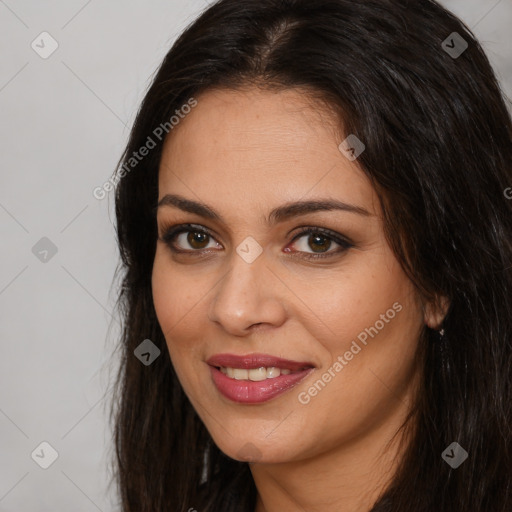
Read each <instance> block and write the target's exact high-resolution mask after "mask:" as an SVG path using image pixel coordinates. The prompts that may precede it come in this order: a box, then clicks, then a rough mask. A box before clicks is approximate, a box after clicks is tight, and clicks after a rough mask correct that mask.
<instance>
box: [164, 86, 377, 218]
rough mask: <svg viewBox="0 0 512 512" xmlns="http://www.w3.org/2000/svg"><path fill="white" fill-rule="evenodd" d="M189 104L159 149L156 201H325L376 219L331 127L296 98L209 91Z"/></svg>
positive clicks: (322, 111) (327, 116) (335, 125)
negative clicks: (353, 206) (172, 197)
mask: <svg viewBox="0 0 512 512" xmlns="http://www.w3.org/2000/svg"><path fill="white" fill-rule="evenodd" d="M196 99H197V102H198V103H197V106H196V107H195V108H194V109H193V110H192V111H191V112H190V113H189V114H188V115H187V116H186V117H185V118H184V119H182V120H181V121H180V123H179V125H178V126H176V127H175V129H174V130H173V131H171V133H170V134H169V136H168V137H167V139H166V141H165V145H164V149H163V153H162V159H161V164H160V172H159V197H162V196H163V195H164V194H166V193H179V194H182V195H185V196H189V197H190V196H191V194H193V195H194V196H195V197H194V199H197V198H201V199H205V200H206V199H208V201H207V202H209V203H212V198H213V201H214V200H215V198H216V197H218V198H219V199H221V198H222V201H223V202H224V204H225V200H226V199H229V200H230V201H231V204H233V205H235V206H236V205H237V204H239V202H242V201H243V204H244V205H245V206H246V207H247V205H253V206H255V205H256V204H260V205H261V203H262V202H265V203H272V204H273V203H276V204H277V203H282V202H284V201H291V200H297V199H306V198H314V197H322V198H325V197H328V196H329V197H332V198H336V199H340V200H346V201H349V202H351V203H358V204H361V205H364V206H365V207H366V208H367V209H368V210H370V211H372V212H373V213H377V210H376V205H375V203H376V197H375V193H374V190H373V187H372V186H371V184H370V182H369V180H368V178H367V177H366V175H365V174H364V172H363V171H362V170H361V169H360V168H359V166H358V165H357V161H354V162H352V161H349V160H348V159H347V158H346V157H345V156H344V155H343V154H342V153H341V152H340V150H339V149H338V146H339V144H340V142H342V137H343V136H342V135H339V134H340V133H341V130H340V127H339V119H338V118H337V117H336V116H335V115H334V114H333V113H332V112H329V111H327V109H326V108H325V105H322V104H320V103H318V102H317V103H315V100H314V99H313V98H312V97H311V96H308V95H307V94H306V93H305V92H304V91H300V90H296V89H289V90H283V91H279V92H274V91H272V92H270V91H263V90H261V89H257V88H247V89H244V90H236V91H233V90H214V91H207V92H205V93H203V94H202V95H200V96H198V97H197V98H196ZM191 198H192V197H191Z"/></svg>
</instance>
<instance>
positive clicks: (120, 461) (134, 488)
mask: <svg viewBox="0 0 512 512" xmlns="http://www.w3.org/2000/svg"><path fill="white" fill-rule="evenodd" d="M454 32H457V33H458V34H459V36H460V37H461V38H462V39H463V40H464V41H465V42H466V43H467V45H468V46H467V48H466V49H465V51H463V52H462V53H461V54H460V55H457V56H455V54H454V53H453V52H452V53H451V54H450V52H449V51H447V48H446V45H445V44H443V41H445V40H446V39H447V38H449V36H451V37H452V38H453V37H455V36H453V35H452V34H453V33H454ZM448 40H449V41H450V45H449V46H450V47H453V46H455V42H453V39H452V40H450V39H448ZM457 41H458V43H457V44H459V48H460V39H457ZM247 84H258V85H259V86H260V87H267V88H269V89H270V88H299V89H302V90H304V91H305V94H315V95H317V96H318V97H321V98H323V99H324V100H325V103H326V104H328V105H332V106H333V107H336V108H338V109H339V111H340V112H343V116H342V119H340V126H341V125H343V127H344V129H345V131H346V134H349V133H353V134H355V135H356V136H357V137H358V138H359V139H361V140H362V141H364V143H365V145H366V151H365V152H364V153H363V154H362V155H361V156H360V157H359V159H358V163H359V164H360V166H361V168H362V169H363V170H364V172H365V173H366V174H367V175H368V176H369V177H370V179H371V180H372V183H373V184H374V186H375V189H376V191H377V192H378V194H379V198H380V201H381V206H382V209H383V212H384V221H385V230H386V236H387V238H388V241H389V244H390V246H391V248H392V249H393V251H394V253H395V255H396V257H397V259H398V260H399V261H400V262H401V264H402V266H403V268H404V269H405V271H406V272H407V273H408V275H409V276H410V278H411V280H412V281H413V282H414V283H415V285H416V286H417V288H418V290H420V291H421V292H422V293H423V294H425V296H427V297H435V296H436V295H439V294H441V295H444V296H446V297H448V298H449V300H450V302H451V306H450V309H449V311H448V314H447V316H446V318H445V321H444V324H443V327H444V331H445V336H444V337H443V338H442V339H439V338H438V336H437V333H435V332H434V331H431V330H430V329H428V328H427V327H425V331H424V333H423V335H422V339H421V340H420V342H421V349H422V350H423V351H424V354H425V357H424V364H423V368H422V375H423V378H422V388H421V395H420V396H419V401H418V410H417V414H416V415H415V421H416V422H417V429H416V431H415V435H414V438H413V439H412V441H411V443H410V446H409V447H408V450H407V453H406V454H405V457H404V458H403V461H402V464H401V466H400V468H399V470H398V471H397V473H396V475H395V478H394V480H393V482H392V484H391V485H390V487H389V489H387V491H386V492H385V493H384V494H383V496H382V497H381V498H380V499H379V501H378V502H377V503H376V504H375V505H374V507H373V508H372V512H411V511H414V512H422V511H425V512H426V511H429V512H431V511H433V510H435V511H436V512H451V511H454V510H456V511H457V512H461V511H472V512H473V511H486V512H510V511H511V510H512V490H511V482H512V452H511V439H512V435H511V424H512V412H511V411H512V395H511V391H512V373H511V372H512V370H511V368H512V314H511V312H512V201H511V200H508V199H507V198H506V197H505V195H504V190H505V189H507V187H511V186H512V123H511V119H510V114H509V112H508V110H507V105H506V103H505V99H504V95H503V93H502V92H501V90H500V87H499V85H498V83H497V81H496V78H495V75H494V73H493V70H492V68H491V66H490V64H489V61H488V59H487V58H486V56H485V54H484V52H483V50H482V48H481V46H480V45H479V43H478V41H477V40H476V39H475V37H474V36H473V34H472V33H471V31H470V30H469V29H468V28H467V27H466V26H465V25H464V24H463V23H462V22H461V21H460V20H458V19H457V18H456V17H455V16H454V15H452V14H451V13H450V12H448V11H447V10H445V9H444V8H442V7H441V6H440V5H439V4H437V3H436V2H434V1H430V0H418V1H416V2H414V3H413V2H409V1H407V0H359V1H356V2H355V1H353V0H314V1H312V0H220V1H218V2H216V3H214V4H213V5H211V6H210V7H208V9H206V10H205V12H203V13H202V14H201V15H200V16H199V18H198V19H197V20H196V21H194V22H193V23H192V24H191V25H190V26H189V27H188V28H187V29H186V30H185V31H184V32H183V34H182V35H181V36H180V37H179V38H178V39H177V41H176V42H175V44H174V45H173V46H172V48H171V49H170V51H169V53H168V54H167V56H166V57H165V59H164V61H163V63H162V64H161V67H160V68H159V70H158V72H157V73H156V75H155V77H154V79H153V81H152V84H151V86H150V87H149V90H148V92H147V94H146V96H145V98H144V100H143V102H142V105H141V107H140V110H139V112H138V115H137V118H136V121H135V124H134V126H133V129H132V131H131V135H130V139H129V142H128V144H127V147H126V150H125V151H124V154H123V156H122V158H121V160H120V162H119V167H118V169H117V177H116V180H117V181H118V185H117V187H116V191H115V200H116V217H117V235H118V244H119V250H120V254H121V259H122V262H121V264H120V267H119V272H120V273H121V274H122V276H121V277H122V284H121V287H120V290H119V299H118V308H119V312H120V314H121V315H122V321H123V333H122V339H121V344H120V345H119V349H120V351H121V352H122V353H121V367H120V372H119V375H118V379H117V388H116V393H115V400H114V401H113V406H112V416H113V417H114V421H115V455H116V460H115V464H116V468H115V478H116V482H117V484H118V489H119V493H120V497H121V500H122V507H123V508H122V510H123V512H157V511H158V512H163V511H169V512H170V511H172V512H185V511H188V510H190V509H192V510H194V509H196V510H197V511H198V512H207V511H209V512H219V511H221V512H231V511H233V512H235V511H237V512H240V511H247V512H253V510H254V507H255V500H256V488H255V485H254V482H253V480H252V476H251V473H250V470H249V468H248V465H247V464H246V463H243V462H239V461H236V460H233V459H231V458H229V457H227V456H226V455H225V454H223V453H222V452H221V451H220V450H219V449H218V448H217V447H216V446H215V444H214V443H213V441H212V439H211V437H210V435H209V433H208V431H207V430H206V428H205V427H204V425H203V423H202V422H201V421H200V419H199V417H198V416H197V414H196V412H195V411H194V409H193V407H192V406H191V404H190V402H189V401H188V399H187V397H186V396H185V394H184V392H183V390H182V388H181V386H180V383H179V381H178V379H177V377H176V373H175V371H174V369H173V366H172V364H171V361H170V358H169V353H168V351H167V346H166V342H165V338H164V336H163V333H162V331H161V329H160V326H159V324H158V321H157V318H156V314H155V309H154V305H153V301H152V291H151V274H152V265H153V260H154V255H155V246H156V239H157V228H156V219H155V215H154V208H155V206H156V202H157V199H158V168H159V163H160V157H161V150H162V142H163V139H164V137H163V136H161V135H162V133H161V130H160V131H156V132H155V130H156V129H157V128H158V127H159V126H162V125H163V126H166V127H167V128H169V124H167V125H165V124H164V123H169V120H170V119H171V117H172V116H173V115H174V114H175V112H176V110H180V108H181V107H182V106H183V105H185V104H187V102H189V100H190V99H191V98H199V95H200V93H201V92H203V91H206V90H208V89H211V88H213V87H223V88H227V89H235V88H237V87H240V86H243V85H247ZM167 131H169V132H170V128H169V130H166V132H167ZM156 133H157V134H160V137H158V136H157V135H156ZM170 136H172V133H171V134H170ZM148 137H149V138H151V140H152V144H151V145H152V148H151V149H150V151H149V152H148V154H147V155H146V156H144V158H142V159H140V161H137V164H136V166H134V165H133V161H130V159H131V158H133V154H134V152H137V151H139V149H140V148H141V147H142V146H144V145H149V144H148V141H149V139H148ZM145 339H150V340H151V341H152V342H153V343H154V344H155V345H156V346H157V347H158V348H159V349H160V351H161V354H160V357H158V358H157V359H156V360H155V361H154V362H153V363H152V364H151V365H148V366H146V365H144V364H142V363H141V361H140V360H139V359H138V358H137V357H135V355H134V350H135V349H136V348H137V346H139V344H140V343H141V342H142V341H143V340H145ZM248 441H250V440H248ZM453 441H457V442H458V443H459V444H460V445H461V446H462V447H463V448H464V449H465V450H466V451H467V452H468V454H469V457H468V459H467V460H466V461H465V462H464V463H463V464H462V465H461V466H460V467H459V468H457V469H452V468H451V467H450V466H449V465H448V464H446V463H445V462H444V461H443V459H442V457H441V454H442V452H443V450H444V449H445V448H446V447H447V446H448V445H450V443H452V442H453Z"/></svg>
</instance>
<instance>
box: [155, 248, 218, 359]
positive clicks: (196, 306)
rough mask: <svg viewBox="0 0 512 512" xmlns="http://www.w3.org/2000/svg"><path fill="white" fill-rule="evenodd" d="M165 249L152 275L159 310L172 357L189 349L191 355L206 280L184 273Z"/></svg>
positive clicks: (157, 257)
mask: <svg viewBox="0 0 512 512" xmlns="http://www.w3.org/2000/svg"><path fill="white" fill-rule="evenodd" d="M168 258H169V256H168V255H167V254H166V253H165V248H163V249H162V248H159V249H157V253H156V256H155V261H154V265H153V274H152V292H153V302H154V305H155V311H156V315H157V318H158V322H159V324H160V327H161V329H162V331H163V333H164V336H165V339H166V341H167V346H168V347H169V353H170V354H171V357H172V358H174V357H179V354H180V352H181V351H182V350H183V349H184V348H186V349H187V351H188V353H189V354H190V351H191V350H194V345H193V343H191V339H192V338H193V336H194V334H195V335H196V336H195V337H197V333H196V332H194V325H195V322H194V321H193V319H194V317H196V318H197V316H198V315H199V311H200V310H201V308H202V307H204V306H203V305H204V300H205V295H206V294H207V292H208V289H206V290H205V286H204V283H202V282H201V280H200V279H199V278H197V277H194V272H192V271H189V272H180V271H178V270H177V267H176V265H173V264H170V263H169V262H168V261H167V260H168Z"/></svg>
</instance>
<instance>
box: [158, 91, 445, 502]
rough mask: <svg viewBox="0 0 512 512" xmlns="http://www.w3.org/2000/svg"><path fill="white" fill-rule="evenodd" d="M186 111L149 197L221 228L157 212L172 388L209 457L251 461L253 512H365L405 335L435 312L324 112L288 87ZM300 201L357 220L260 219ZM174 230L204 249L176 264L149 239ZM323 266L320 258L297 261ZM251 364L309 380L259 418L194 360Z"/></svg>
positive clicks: (330, 215)
mask: <svg viewBox="0 0 512 512" xmlns="http://www.w3.org/2000/svg"><path fill="white" fill-rule="evenodd" d="M197 100H198V105H197V106H196V107H195V108H194V109H193V110H192V112H191V113H190V114H188V115H187V116H186V118H185V119H183V120H181V121H180V124H179V125H178V126H177V127H175V129H174V130H173V131H172V132H171V133H170V135H169V136H168V138H167V140H166V142H165V146H164V151H163V154H162V160H161V166H160V172H159V199H162V198H163V197H164V196H165V195H166V194H179V195H180V196H183V197H185V198H187V199H190V200H193V201H197V202H201V203H205V204H208V205H209V206H210V207H211V208H212V209H214V210H215V211H216V212H218V213H219V214H220V215H221V216H222V217H223V219H224V221H225V222H220V221H218V220H212V219H208V218H205V217H203V216H200V215H197V214H194V213H188V212H185V211H182V210H180V209H178V208H177V207H175V206H169V205H164V206H160V207H159V208H158V212H157V222H158V230H159V237H160V239H159V240H158V241H157V249H156V255H155V261H154V268H153V275H152V286H153V298H154V304H155V308H156V313H157V317H158V320H159V323H160V325H161V327H162V330H163V332H164V334H165V338H166V341H167V345H168V348H169V353H170V356H171V360H172V363H173V365H174V367H175V369H176V372H177V375H178V378H179V380H180V382H181V384H182V386H183V389H184V391H185V393H186V394H187V396H188V397H189V399H190V401H191V403H192V405H193V406H194V408H195V409H196V410H197V412H198V414H199V416H200V417H201V419H202V421H203V422H204V424H205V426H206V428H207V429H208V431H209V432H210V434H211V436H212V437H213V439H214V441H215V443H216V444H217V445H218V447H219V448H220V449H221V450H222V451H223V452H224V453H226V454H227V455H228V456H230V457H232V458H234V459H237V460H245V461H249V462H250V463H251V466H250V467H251V471H252V474H253V477H254V480H255V483H256V485H257V488H258V493H259V497H258V504H257V507H256V512H264V511H265V512H274V511H281V510H308V511H317V510H318V511H320V510H322V511H323V512H326V511H327V512H328V511H336V512H339V511H343V512H355V511H358V512H361V511H364V510H369V509H370V508H371V506H372V504H373V503H374V502H375V500H376V499H377V498H378V496H379V493H381V491H382V490H383V489H384V488H385V486H386V485H387V483H389V480H390V478H391V476H392V472H393V469H395V467H396V464H397V461H399V459H400V455H401V453H402V450H403V446H405V441H406V438H405V437H404V438H402V434H398V435H395V434H397V431H398V429H399V427H400V426H401V424H402V423H403V421H404V418H405V416H406V414H407V412H408V410H409V408H410V406H411V404H412V400H413V397H414V393H415V390H416V388H417V384H418V378H419V375H420V373H419V369H418V367H417V364H416V363H415V353H416V350H417V344H418V337H419V336H420V333H421V330H422V329H423V328H424V325H425V324H427V325H429V326H430V327H432V328H435V327H436V326H437V325H439V323H440V322H441V320H442V316H443V313H444V312H439V311H438V310H435V309H434V308H433V306H431V305H430V304H426V303H425V302H424V301H423V299H422V297H420V296H419V295H418V293H417V291H416V289H415V288H414V287H413V285H412V283H411V282H410V280H409V279H408V278H407V276H406V275H405V273H404V272H403V270H402V268H401V267H400V265H399V263H398V261H397V260H396V258H395V256H394V254H393V253H392V251H391V249H390V247H389V245H388V243H387V241H386V239H385V237H384V229H383V224H382V218H381V210H380V206H379V202H378V199H377V196H376V193H375V190H374V189H373V187H372V186H371V184H370V182H369V180H368V179H367V177H366V176H365V174H364V173H363V171H362V170H361V169H360V168H359V166H358V164H357V160H355V161H350V160H349V159H347V158H346V157H345V156H344V155H343V154H342V152H341V151H340V150H339V149H338V145H339V144H340V142H342V140H343V138H344V137H342V136H341V137H340V135H339V134H338V130H337V129H336V127H337V124H336V123H337V119H336V118H335V117H334V114H332V113H330V112H329V111H327V110H326V109H325V107H323V108H320V107H319V105H318V103H315V102H314V101H313V100H312V99H311V97H309V96H308V95H307V94H306V93H305V92H304V91H300V90H296V89H288V90H286V91H282V92H268V91H263V90H260V89H256V88H252V87H248V88H245V89H243V90H237V91H232V90H215V91H207V92H205V93H203V94H202V95H200V96H199V97H198V98H197ZM313 199H337V200H341V201H344V202H346V203H350V204H353V205H357V206H359V207H361V208H364V209H366V210H367V212H368V213H369V214H368V215H359V214H357V213H353V212H347V211H337V210H331V211H319V212H311V213H307V214H302V215H300V216H296V217H291V218H288V219H286V220H284V221H283V222H280V223H277V224H275V225H272V226H267V225H266V223H265V221H264V219H265V217H266V216H267V215H268V214H269V212H270V211H271V210H272V209H273V208H276V207H278V206H281V205H283V204H285V203H288V202H293V201H299V200H301V201H304V200H313ZM183 223H193V224H197V225H200V226H202V227H204V228H207V229H208V230H210V231H211V232H212V236H211V237H208V236H207V237H205V238H204V239H201V238H199V239H198V238H197V235H196V239H194V238H192V240H191V237H193V235H194V228H189V231H192V233H190V232H186V233H182V234H180V235H178V236H177V238H175V239H174V244H175V247H176V248H177V249H181V250H182V251H189V252H188V253H187V254H179V253H174V252H173V251H172V250H171V248H170V246H169V245H168V244H166V243H165V242H164V241H163V240H162V239H161V237H162V236H163V235H164V230H165V229H166V227H168V226H174V225H177V224H183ZM303 226H311V227H315V228H325V229H329V230H332V231H334V232H335V233H338V234H339V235H341V236H342V237H348V238H349V240H350V241H351V242H352V243H353V245H354V246H353V247H352V248H349V249H346V250H344V251H343V252H338V251H339V250H340V249H342V247H341V246H340V245H339V244H338V243H337V242H336V241H334V240H332V239H329V238H327V239H320V241H315V239H314V238H313V239H312V238H309V235H307V234H306V235H302V236H301V237H300V238H298V239H296V240H295V241H292V240H293V239H294V237H295V235H296V233H298V231H299V229H298V228H300V227H303ZM187 235H189V238H188V239H187ZM249 236H250V237H252V238H254V239H255V240H256V241H257V242H258V244H259V245H260V246H261V248H262V250H263V252H262V254H261V255H260V256H259V257H258V258H257V259H256V260H255V261H253V262H252V263H247V262H246V261H244V259H242V258H241V257H240V256H239V255H238V253H237V252H236V248H237V247H238V246H240V244H242V242H244V240H245V239H246V238H247V237H249ZM308 238H309V241H308ZM187 240H188V241H187ZM329 241H330V245H329ZM191 242H192V244H193V245H191ZM194 251H195V252H194ZM287 251H288V252H287ZM193 252H194V254H192V253H193ZM325 252H329V253H330V254H331V256H330V257H327V258H323V259H322V258H319V259H317V260H314V259H313V260H308V259H307V255H311V254H313V255H314V254H318V253H325ZM197 254H199V256H198V255H197ZM394 303H399V304H400V305H401V306H402V309H401V311H400V312H397V313H396V316H395V317H394V318H393V319H391V320H389V322H385V324H384V327H383V328H382V329H381V330H379V332H378V334H377V335H375V336H374V337H373V338H371V337H369V338H368V342H367V345H366V346H364V345H361V344H360V345H361V346H362V350H361V351H360V352H359V353H357V354H356V355H354V357H353V358H352V360H350V361H347V364H346V366H344V367H343V369H342V370H341V371H339V372H337V373H336V372H335V375H336V376H335V377H334V378H332V379H331V381H330V382H328V383H327V384H326V386H325V387H324V388H322V389H321V391H319V392H318V393H317V394H316V396H312V397H310V401H309V402H308V403H307V404H302V403H300V401H299V399H298V396H299V393H301V392H307V391H308V389H309V388H310V387H311V386H312V385H313V383H315V382H316V381H317V380H318V379H319V378H321V376H322V374H324V373H325V372H327V371H328V369H329V368H331V367H332V366H333V363H334V362H335V361H336V360H337V357H338V356H340V355H341V356H343V354H345V352H346V351H347V350H349V349H350V346H351V343H352V341H353V340H356V339H357V336H358V334H360V333H361V332H362V331H364V330H365V328H369V327H371V326H375V324H376V321H377V320H379V319H380V318H381V316H380V315H382V314H385V313H386V311H387V310H389V309H390V308H392V305H393V304H394ZM255 352H259V353H266V354H271V355H274V356H278V357H283V358H286V359H292V360H296V361H308V362H310V363H312V364H313V365H314V366H315V370H314V371H313V373H312V374H311V375H309V376H308V377H307V378H306V379H305V380H303V381H302V382H301V383H299V384H298V385H297V386H295V387H294V388H292V389H291V390H288V391H287V392H285V393H284V394H281V395H280V396H278V397H275V398H273V399H272V400H270V401H268V402H265V403H263V404H238V403H234V402H232V401H230V400H228V399H227V398H225V397H223V396H222V395H221V394H220V393H219V392H218V390H217V388H216V387H215V385H214V384H213V381H212V379H211V376H210V370H209V366H208V365H207V364H206V362H205V361H206V360H207V359H208V358H209V357H211V356H212V355H214V354H218V353H233V354H237V355H245V354H250V353H255ZM303 396H304V395H303ZM392 441H393V442H392ZM400 441H404V443H402V444H400Z"/></svg>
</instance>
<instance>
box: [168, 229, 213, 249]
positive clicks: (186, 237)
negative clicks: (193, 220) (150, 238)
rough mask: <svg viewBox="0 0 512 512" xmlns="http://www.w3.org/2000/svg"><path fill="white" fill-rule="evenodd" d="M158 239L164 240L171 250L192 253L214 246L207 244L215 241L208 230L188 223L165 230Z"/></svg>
mask: <svg viewBox="0 0 512 512" xmlns="http://www.w3.org/2000/svg"><path fill="white" fill-rule="evenodd" d="M160 240H162V241H163V242H165V243H166V244H167V245H168V246H169V247H170V249H171V250H173V251H176V252H182V253H186V252H189V253H194V252H199V251H201V250H204V249H208V248H213V247H215V245H213V246H209V244H210V243H212V242H215V239H214V238H213V236H212V235H211V234H210V233H208V231H206V230H205V229H203V228H200V227H196V226H193V225H190V224H187V225H180V226H174V227H171V228H169V229H167V230H165V232H164V234H163V235H162V237H161V238H160ZM217 245H219V244H217Z"/></svg>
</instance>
